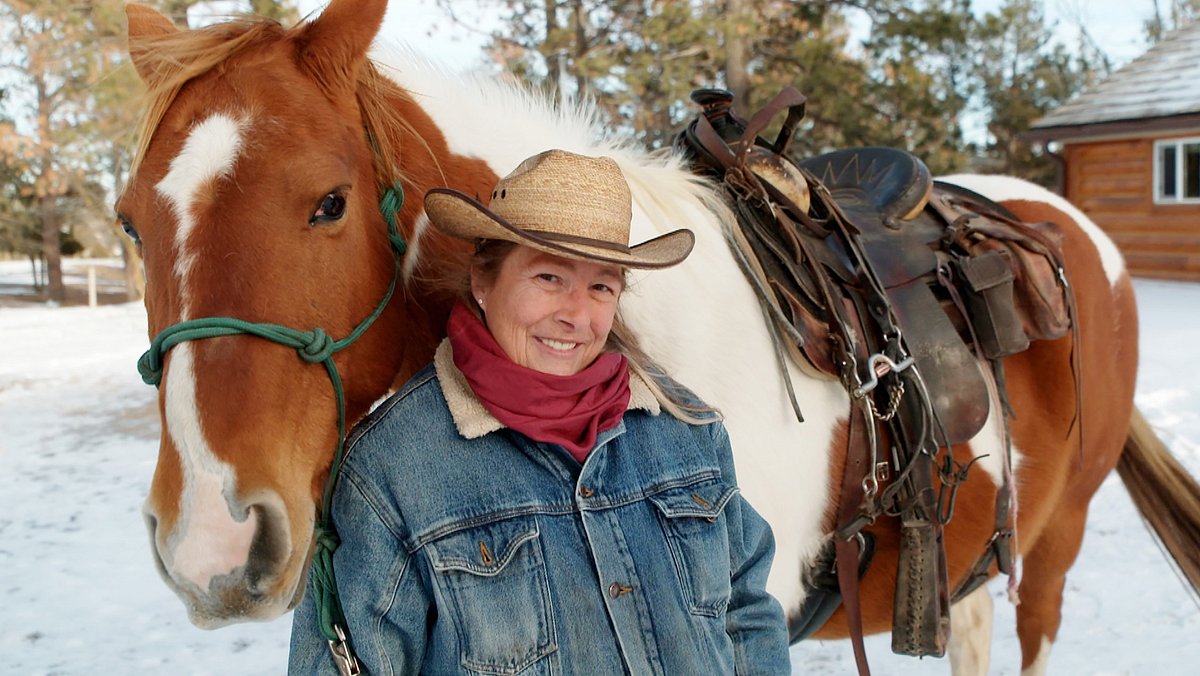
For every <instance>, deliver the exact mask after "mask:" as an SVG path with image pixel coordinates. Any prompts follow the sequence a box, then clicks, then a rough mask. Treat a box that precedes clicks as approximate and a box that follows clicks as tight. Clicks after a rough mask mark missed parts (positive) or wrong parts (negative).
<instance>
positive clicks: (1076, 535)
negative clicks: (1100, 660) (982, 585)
mask: <svg viewBox="0 0 1200 676" xmlns="http://www.w3.org/2000/svg"><path fill="white" fill-rule="evenodd" d="M1068 495H1069V494H1068ZM1064 502H1067V500H1064ZM1071 502H1074V501H1071ZM1061 504H1062V503H1060V505H1061ZM1069 507H1071V508H1060V509H1055V510H1054V511H1053V514H1054V516H1053V517H1051V520H1050V521H1049V523H1047V524H1046V527H1045V529H1044V530H1043V531H1042V532H1041V534H1039V536H1038V539H1037V542H1036V543H1034V545H1033V548H1032V549H1030V550H1029V553H1027V554H1026V555H1025V561H1024V566H1023V571H1022V572H1023V576H1022V579H1021V585H1020V589H1019V593H1020V597H1021V603H1020V605H1018V606H1017V638H1018V639H1019V640H1020V642H1021V676H1043V675H1044V674H1045V673H1046V667H1047V665H1048V664H1049V661H1050V647H1051V646H1052V645H1053V644H1054V640H1055V639H1056V638H1057V637H1058V628H1059V625H1060V624H1061V622H1062V599H1063V586H1064V585H1065V584H1066V581H1067V571H1068V570H1069V569H1070V568H1071V565H1072V564H1073V563H1074V562H1075V558H1076V557H1077V556H1078V555H1079V549H1080V547H1081V546H1082V544H1083V532H1084V526H1085V522H1086V520H1087V501H1086V500H1084V502H1083V503H1082V504H1076V505H1069Z"/></svg>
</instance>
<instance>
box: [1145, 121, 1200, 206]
mask: <svg viewBox="0 0 1200 676" xmlns="http://www.w3.org/2000/svg"><path fill="white" fill-rule="evenodd" d="M1189 145H1196V146H1200V136H1188V137H1181V138H1168V139H1157V140H1155V141H1154V149H1153V151H1152V152H1153V166H1154V178H1153V181H1154V203H1155V204H1164V205H1171V204H1200V196H1197V197H1184V195H1183V194H1184V190H1185V189H1186V185H1185V184H1184V171H1185V169H1186V167H1185V166H1184V146H1189ZM1170 146H1174V148H1175V195H1174V196H1166V195H1163V190H1162V172H1163V163H1162V149H1163V148H1165V147H1170ZM1197 180H1200V176H1198V177H1197Z"/></svg>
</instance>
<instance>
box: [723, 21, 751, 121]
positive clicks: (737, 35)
mask: <svg viewBox="0 0 1200 676" xmlns="http://www.w3.org/2000/svg"><path fill="white" fill-rule="evenodd" d="M725 2H726V4H725V86H726V87H728V88H729V91H731V92H733V109H734V110H735V111H737V112H738V113H739V114H741V115H743V116H746V117H749V116H750V114H751V113H753V112H754V111H753V110H752V109H751V108H750V106H751V103H750V101H751V98H750V95H751V93H752V92H751V85H750V71H749V68H748V67H749V61H750V59H749V56H748V55H749V53H750V40H749V33H748V31H749V27H750V21H749V16H748V14H747V11H746V2H745V0H725Z"/></svg>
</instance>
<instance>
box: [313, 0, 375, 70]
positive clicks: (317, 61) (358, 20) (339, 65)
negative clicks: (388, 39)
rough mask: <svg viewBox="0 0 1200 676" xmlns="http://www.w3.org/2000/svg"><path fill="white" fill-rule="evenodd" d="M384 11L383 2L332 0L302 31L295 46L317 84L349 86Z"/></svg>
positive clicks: (363, 58)
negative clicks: (318, 82)
mask: <svg viewBox="0 0 1200 676" xmlns="http://www.w3.org/2000/svg"><path fill="white" fill-rule="evenodd" d="M386 11H387V0H333V1H332V2H330V3H329V6H328V7H326V8H325V11H324V12H322V13H321V16H319V17H317V19H316V20H314V21H313V22H312V23H310V24H308V25H307V26H305V27H304V28H303V29H302V30H303V32H302V33H301V35H300V37H299V40H298V44H299V45H300V55H301V58H302V59H303V61H304V63H306V64H307V65H308V67H309V68H311V69H312V70H313V71H314V74H315V75H316V76H317V79H318V81H320V82H325V83H328V84H332V85H343V86H347V87H353V86H354V82H355V80H356V79H357V78H358V68H359V66H361V65H362V63H363V61H365V60H366V58H367V50H369V49H370V48H371V42H372V41H373V40H374V39H375V34H376V33H378V32H379V27H380V26H381V25H382V24H383V15H384V13H385V12H386Z"/></svg>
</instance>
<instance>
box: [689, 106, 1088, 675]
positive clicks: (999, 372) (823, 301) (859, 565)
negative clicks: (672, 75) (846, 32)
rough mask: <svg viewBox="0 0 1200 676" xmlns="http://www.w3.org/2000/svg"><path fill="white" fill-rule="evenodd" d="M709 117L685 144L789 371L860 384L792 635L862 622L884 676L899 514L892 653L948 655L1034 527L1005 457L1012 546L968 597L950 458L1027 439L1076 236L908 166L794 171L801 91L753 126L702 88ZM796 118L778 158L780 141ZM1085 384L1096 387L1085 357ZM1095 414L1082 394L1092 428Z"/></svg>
mask: <svg viewBox="0 0 1200 676" xmlns="http://www.w3.org/2000/svg"><path fill="white" fill-rule="evenodd" d="M692 99H693V101H695V102H696V103H698V104H700V106H701V107H702V113H701V115H699V116H698V117H697V119H696V120H695V121H693V122H692V123H690V124H689V125H688V126H687V127H686V128H685V129H684V130H683V131H682V132H680V133H679V135H678V136H677V137H676V146H677V147H679V148H681V149H682V150H683V151H684V152H685V154H687V155H688V156H689V157H690V158H691V160H692V166H693V169H694V171H696V172H697V173H699V174H702V175H705V176H709V177H712V178H713V179H714V180H716V181H718V182H719V184H720V185H721V186H722V189H723V190H724V191H725V193H726V196H727V198H728V201H729V203H730V205H731V207H732V209H733V211H734V213H735V214H736V215H737V222H738V224H737V227H736V228H733V229H732V230H731V231H730V232H728V233H727V237H728V239H729V243H730V246H731V249H732V251H733V252H734V254H735V257H736V258H737V259H738V261H739V263H740V265H741V267H742V271H743V272H744V273H745V275H746V277H747V279H748V280H749V281H750V282H751V284H752V285H753V286H754V288H755V290H756V292H757V294H758V297H759V300H760V302H761V303H762V304H763V306H764V308H765V309H766V311H767V312H768V314H769V315H770V317H771V318H772V319H773V321H772V323H771V324H772V328H773V333H774V337H775V343H776V348H777V349H776V353H777V356H778V357H779V359H780V361H781V366H782V362H783V360H785V359H786V358H787V357H786V356H785V355H790V356H791V358H792V360H793V361H794V363H796V364H797V365H799V366H800V367H801V368H803V369H805V370H806V371H808V372H809V373H810V374H812V375H815V376H818V377H824V378H833V379H837V380H839V381H841V383H842V385H843V386H844V387H845V388H846V391H847V392H848V393H849V395H850V398H851V401H852V410H851V414H850V420H849V422H850V434H849V444H848V447H847V453H848V455H847V458H846V465H845V467H846V469H845V472H844V476H843V477H842V480H841V491H840V495H839V500H838V505H839V507H838V511H837V523H836V531H835V533H834V535H833V537H832V538H831V539H830V541H829V543H828V546H827V547H826V550H825V551H824V552H823V553H822V555H821V556H820V557H819V560H818V565H817V570H816V571H814V573H813V579H812V580H811V583H812V584H811V587H812V591H811V593H810V594H809V595H808V597H807V599H806V602H805V604H804V607H803V608H801V609H800V611H799V613H798V614H797V615H796V616H795V617H792V618H790V624H791V633H792V639H793V641H797V640H800V639H802V638H804V637H806V636H807V635H809V634H811V633H812V632H813V631H816V629H818V628H820V626H821V625H822V624H823V623H824V622H825V621H826V620H827V619H828V618H829V616H830V615H832V613H833V612H834V611H835V610H836V609H837V607H838V606H839V605H844V606H845V609H846V614H847V615H846V616H847V621H848V623H849V625H850V633H851V637H852V639H853V641H854V651H855V658H856V661H857V663H858V668H859V671H860V673H863V674H868V673H869V669H868V666H867V663H866V655H865V651H864V649H863V646H862V622H861V615H860V613H859V608H858V580H859V578H860V577H861V575H862V574H863V573H864V572H865V570H866V568H867V566H868V565H869V563H870V555H871V551H872V549H873V544H872V538H871V536H870V534H869V532H867V531H866V530H864V529H865V528H866V527H867V526H868V525H870V524H872V523H874V521H875V520H876V518H877V517H878V516H879V515H881V514H888V515H891V516H896V517H898V519H899V522H900V543H901V551H900V558H899V570H897V571H896V579H897V582H896V585H897V588H896V601H895V607H894V620H893V631H892V649H893V651H895V652H897V653H900V654H909V655H937V656H941V655H943V654H945V648H946V641H947V639H948V634H949V605H950V602H951V601H952V600H953V599H956V598H959V597H961V596H964V595H965V594H966V593H968V592H970V591H971V590H973V589H975V588H976V587H977V586H978V585H980V584H982V583H983V582H984V581H986V580H987V578H988V575H989V571H990V570H991V568H992V565H993V564H995V565H996V567H997V568H998V569H999V570H1000V572H1003V573H1006V574H1009V575H1011V573H1012V557H1013V552H1012V538H1013V529H1014V528H1015V523H1014V522H1013V517H1012V512H1011V497H1012V490H1013V486H1012V481H1011V472H1010V458H1009V457H1005V458H1004V459H1003V460H1004V468H1005V472H1004V473H1005V477H1006V480H1005V481H1004V483H1003V485H1002V486H1001V487H1000V489H999V491H998V495H997V499H996V520H995V532H994V534H993V536H992V538H991V540H990V541H989V543H988V546H987V548H986V551H985V552H984V553H983V555H982V556H981V558H980V559H979V561H978V562H977V563H976V565H975V566H974V567H973V568H972V570H971V571H970V573H969V574H968V576H967V579H965V580H964V581H962V582H960V583H959V585H958V586H957V588H955V589H954V590H951V589H950V588H949V581H948V579H947V571H946V559H945V553H944V550H943V547H942V526H943V525H944V524H945V523H946V522H947V521H948V520H949V518H950V516H951V515H952V512H953V503H954V492H955V490H956V489H957V486H958V484H959V483H961V482H962V481H964V480H965V479H966V474H967V470H968V469H969V467H970V463H967V464H966V465H963V464H961V463H958V462H956V461H955V459H954V456H953V454H952V452H951V450H950V448H951V447H952V446H954V445H955V444H960V443H964V442H966V441H969V440H970V439H971V438H972V437H974V436H975V435H976V434H977V433H978V432H979V431H980V429H981V428H982V427H983V425H984V423H985V422H986V420H987V417H988V413H989V411H990V410H991V408H992V407H993V406H997V407H999V409H1000V410H1001V411H1002V412H1003V413H1004V414H1005V423H1006V424H1005V426H1004V429H1005V430H1007V429H1008V426H1007V416H1008V414H1009V407H1008V402H1007V398H1006V394H1005V388H1004V372H1003V363H1002V361H1001V360H1002V359H1003V358H1004V357H1006V356H1009V355H1013V354H1016V353H1018V352H1021V351H1023V350H1025V349H1026V348H1027V347H1028V345H1029V341H1030V340H1053V339H1057V338H1061V337H1063V336H1065V335H1066V334H1067V333H1068V332H1070V330H1071V328H1072V327H1073V326H1074V325H1075V316H1074V315H1075V311H1074V300H1073V298H1072V294H1071V292H1070V287H1069V286H1068V284H1067V278H1066V275H1065V272H1064V266H1063V261H1062V252H1061V235H1060V234H1059V232H1058V230H1057V228H1056V226H1054V225H1053V224H1051V223H1038V224H1027V223H1022V222H1020V221H1019V220H1018V219H1017V218H1016V217H1015V216H1014V215H1013V214H1012V213H1010V212H1009V211H1007V210H1006V209H1004V207H1002V206H1000V205H998V204H995V203H993V202H991V201H989V200H987V199H986V198H984V197H982V196H980V195H977V194H975V193H972V192H970V191H967V190H965V189H962V188H958V187H955V186H952V185H949V184H945V183H941V182H938V181H934V180H933V179H932V178H931V177H930V174H929V170H928V169H927V168H926V167H925V164H924V163H923V162H921V160H919V159H917V158H916V157H915V156H913V155H911V154H910V153H907V152H904V151H901V150H894V149H891V148H879V147H870V148H853V149H848V150H838V151H835V152H831V153H827V154H824V155H820V156H818V157H813V158H810V159H806V160H803V161H800V162H794V161H792V160H791V159H789V157H788V156H787V147H788V144H789V143H790V141H791V138H792V134H793V132H794V130H795V128H796V125H797V124H798V123H799V122H800V120H801V119H802V118H803V116H804V107H805V98H804V96H803V95H802V94H800V92H798V91H796V90H795V89H792V88H788V89H785V90H784V91H783V92H781V93H780V94H779V95H778V96H776V97H775V99H773V100H772V101H771V102H770V103H769V104H768V105H767V106H766V107H765V108H764V109H763V110H761V111H759V112H758V113H757V114H755V115H754V116H753V117H751V119H750V120H749V121H747V120H744V119H742V118H740V117H738V116H737V115H735V114H734V112H733V111H732V109H731V104H732V99H733V96H732V94H731V93H729V92H727V91H724V90H714V89H705V90H698V91H696V92H694V93H693V94H692ZM784 111H786V113H787V116H786V118H785V120H784V122H783V125H782V128H781V130H780V132H779V134H778V136H777V137H776V139H775V141H774V142H768V141H766V140H764V139H763V138H762V137H760V136H759V134H760V133H761V132H762V131H763V130H764V128H765V127H766V126H767V125H768V124H769V123H770V121H771V119H772V118H774V117H775V116H776V115H778V114H779V113H781V112H784ZM1072 366H1073V367H1074V368H1075V369H1076V370H1075V373H1076V374H1078V369H1077V366H1078V350H1077V349H1074V350H1073V363H1072ZM782 373H783V374H784V382H785V383H786V384H787V387H788V392H789V393H790V395H791V400H792V405H793V407H794V409H795V411H796V415H797V417H798V418H799V419H800V420H801V421H802V420H803V415H802V412H801V409H800V406H799V405H798V402H797V401H796V397H795V393H794V392H793V391H792V389H791V384H790V381H789V380H788V379H787V377H786V370H784V371H782ZM1078 402H1079V397H1078V377H1077V376H1076V416H1077V417H1078ZM1005 436H1006V437H1007V433H1006V434H1005ZM1005 442H1006V446H1007V445H1008V444H1007V442H1008V440H1007V438H1006V439H1005ZM1010 455H1011V450H1009V452H1008V453H1006V456H1010ZM935 477H936V479H937V480H938V481H937V482H936V483H935V481H934V479H935Z"/></svg>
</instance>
